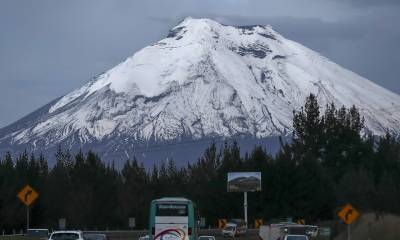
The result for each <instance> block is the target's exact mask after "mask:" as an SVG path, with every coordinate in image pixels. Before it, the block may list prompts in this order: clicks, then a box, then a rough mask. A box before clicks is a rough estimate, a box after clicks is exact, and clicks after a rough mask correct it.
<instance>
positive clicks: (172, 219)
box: [149, 197, 197, 240]
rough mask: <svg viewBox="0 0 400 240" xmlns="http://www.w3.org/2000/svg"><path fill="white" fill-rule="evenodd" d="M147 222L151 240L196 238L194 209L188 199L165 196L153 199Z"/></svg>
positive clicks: (194, 239) (193, 239)
mask: <svg viewBox="0 0 400 240" xmlns="http://www.w3.org/2000/svg"><path fill="white" fill-rule="evenodd" d="M149 222H150V223H149V227H150V233H149V234H150V236H151V237H152V239H153V240H196V236H197V231H196V230H197V229H196V219H195V211H194V207H193V202H192V201H190V200H189V199H186V198H170V197H166V198H160V199H156V200H153V201H152V202H151V207H150V218H149Z"/></svg>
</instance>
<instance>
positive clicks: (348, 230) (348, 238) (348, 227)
mask: <svg viewBox="0 0 400 240" xmlns="http://www.w3.org/2000/svg"><path fill="white" fill-rule="evenodd" d="M347 240H350V224H347Z"/></svg>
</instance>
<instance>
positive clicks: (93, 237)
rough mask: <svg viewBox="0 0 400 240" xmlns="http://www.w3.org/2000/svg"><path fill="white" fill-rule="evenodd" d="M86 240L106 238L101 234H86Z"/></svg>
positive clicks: (104, 239) (103, 239) (102, 239)
mask: <svg viewBox="0 0 400 240" xmlns="http://www.w3.org/2000/svg"><path fill="white" fill-rule="evenodd" d="M85 239H86V240H106V236H105V235H103V234H86V235H85Z"/></svg>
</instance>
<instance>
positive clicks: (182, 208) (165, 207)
mask: <svg viewBox="0 0 400 240" xmlns="http://www.w3.org/2000/svg"><path fill="white" fill-rule="evenodd" d="M156 216H159V217H164V216H180V217H183V216H188V206H187V204H171V203H159V204H157V207H156Z"/></svg>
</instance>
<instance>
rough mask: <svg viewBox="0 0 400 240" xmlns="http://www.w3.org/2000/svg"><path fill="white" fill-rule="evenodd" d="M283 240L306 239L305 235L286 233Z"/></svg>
mask: <svg viewBox="0 0 400 240" xmlns="http://www.w3.org/2000/svg"><path fill="white" fill-rule="evenodd" d="M283 240H308V237H307V235H292V234H288V235H286V236H285V238H284V239H283Z"/></svg>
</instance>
